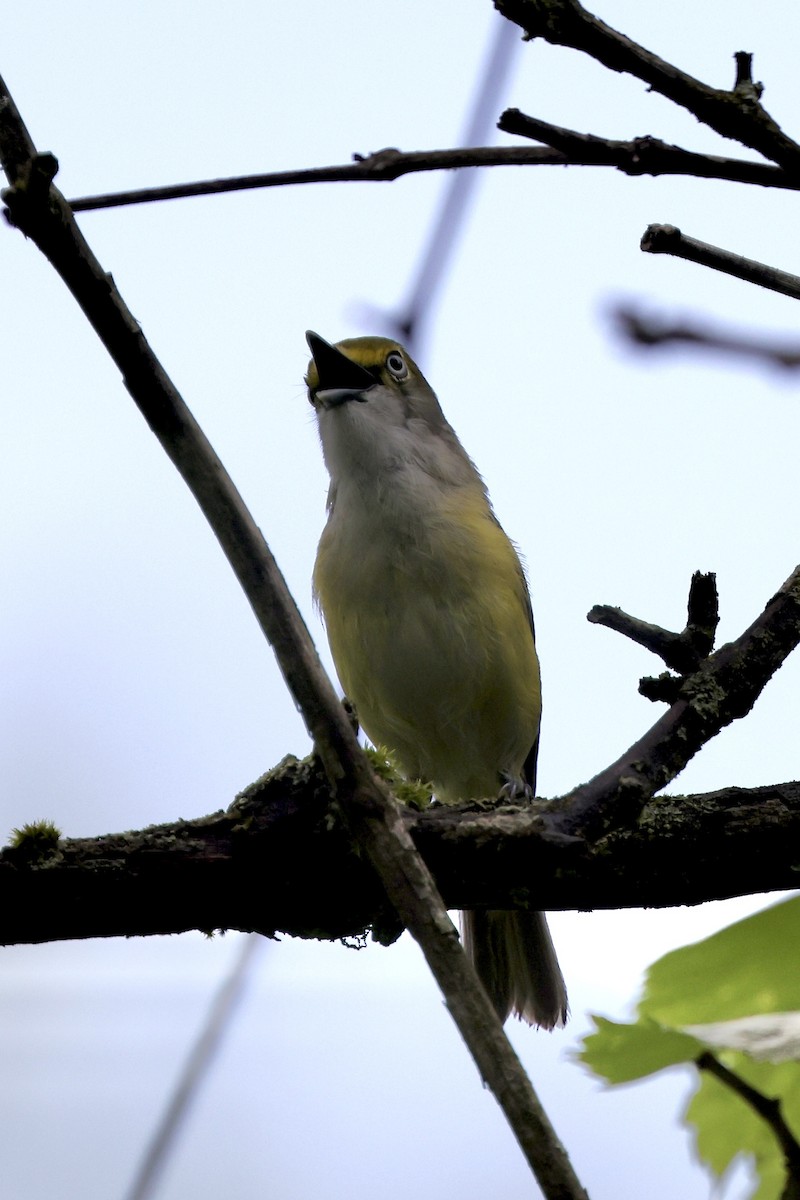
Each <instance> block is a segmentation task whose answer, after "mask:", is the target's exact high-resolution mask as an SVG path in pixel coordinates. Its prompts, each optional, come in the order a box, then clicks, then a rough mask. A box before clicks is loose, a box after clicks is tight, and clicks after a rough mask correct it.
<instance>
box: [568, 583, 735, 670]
mask: <svg viewBox="0 0 800 1200" xmlns="http://www.w3.org/2000/svg"><path fill="white" fill-rule="evenodd" d="M586 620H587V621H590V622H591V623H592V624H593V625H605V626H606V628H607V629H613V630H614V631H615V632H616V633H621V634H623V635H624V636H625V637H628V638H630V639H631V640H632V641H634V642H636V643H637V644H638V645H640V646H644V647H645V648H646V649H648V650H651V651H652V652H653V654H657V655H658V656H659V657H660V658H663V660H664V663H665V664H666V666H668V667H669V668H670V669H671V670H673V671H678V672H679V674H681V675H690V674H691V673H692V672H693V671H696V670H697V668H698V667H699V666H700V663H701V662H702V661H703V659H705V658H708V656H709V654H710V653H711V651H712V650H713V648H714V636H715V634H716V631H717V625H718V624H719V597H718V595H717V585H716V576H715V575H714V574H713V573H709V574H707V575H704V574H702V572H700V571H695V573H694V575H693V576H692V582H691V585H690V587H689V601H688V604H687V620H686V627H685V629H683V631H682V632H681V633H672V632H670V631H669V630H667V629H662V628H661V627H660V626H659V625H651V624H650V623H649V622H648V621H642V620H640V619H639V618H638V617H632V616H630V615H629V614H628V613H626V612H623V611H622V609H621V608H612V607H610V606H609V605H607V604H595V606H594V607H593V608H592V609H590V611H589V612H588V613H587V614H586Z"/></svg>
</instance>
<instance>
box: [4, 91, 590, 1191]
mask: <svg viewBox="0 0 800 1200" xmlns="http://www.w3.org/2000/svg"><path fill="white" fill-rule="evenodd" d="M0 126H5V127H6V131H5V132H4V133H3V134H0V157H2V156H3V154H4V151H7V154H6V155H5V157H3V158H2V161H3V167H4V169H5V170H6V172H7V175H8V179H9V183H10V184H11V187H10V188H9V189H8V190H7V191H6V192H5V193H4V199H5V201H6V203H7V205H8V216H9V220H10V221H11V223H12V224H14V225H16V226H17V227H18V228H19V229H21V230H22V232H24V233H25V234H26V235H27V236H28V237H30V238H31V239H32V241H33V242H34V243H35V244H36V245H37V246H38V247H39V249H40V250H41V251H42V253H43V254H45V256H46V257H47V258H48V259H49V261H50V262H51V263H52V265H53V266H54V267H55V268H56V270H57V271H58V273H59V274H60V275H61V277H62V279H63V280H64V282H65V283H66V284H67V286H68V287H69V289H70V290H71V292H72V293H73V295H74V296H75V299H76V300H77V301H78V304H79V305H80V307H81V308H82V309H83V312H84V313H85V315H86V316H87V318H88V319H89V321H90V323H91V324H92V326H93V328H94V329H95V331H96V332H97V334H98V336H99V337H100V338H101V340H102V341H103V344H104V346H105V347H106V349H107V350H108V352H109V354H110V355H111V357H112V359H113V360H114V362H115V363H116V364H117V366H118V367H119V369H120V371H121V372H122V375H123V379H124V381H125V385H126V387H127V388H128V391H129V392H130V394H131V396H132V398H133V399H134V401H135V402H136V404H137V406H138V407H139V409H140V411H141V412H142V414H143V415H144V416H145V418H146V420H147V421H148V424H149V425H150V427H151V429H152V430H153V432H154V433H155V434H156V436H157V437H158V439H159V441H160V442H161V445H162V447H163V448H164V449H165V450H166V452H167V454H168V455H169V456H170V458H171V459H172V461H173V463H174V464H175V466H176V467H177V468H178V470H179V471H180V473H181V475H182V477H183V479H184V481H185V482H186V484H187V485H188V487H189V488H190V490H191V492H192V494H193V495H194V497H195V499H196V500H197V502H198V504H199V505H200V508H201V509H202V511H203V513H204V515H205V516H206V518H207V520H208V521H209V524H210V525H211V527H212V529H213V531H214V533H215V535H216V537H217V539H218V540H219V542H220V545H221V546H222V549H223V550H224V552H225V554H226V556H227V558H228V561H229V562H230V564H231V566H232V568H233V570H234V572H235V574H236V577H237V579H238V580H239V583H240V585H241V586H242V589H243V590H244V592H245V595H246V596H247V599H248V601H249V602H250V605H251V607H252V608H253V611H254V613H255V615H256V618H257V620H258V622H259V625H260V626H261V628H262V630H263V632H264V634H265V636H266V637H267V638H268V640H269V641H270V643H271V645H272V647H273V649H274V651H275V655H276V658H277V660H278V663H279V666H280V668H281V671H282V673H283V676H284V678H285V680H286V682H287V685H288V686H289V689H290V691H291V693H292V695H293V697H294V699H295V701H296V703H297V705H298V707H299V708H300V710H301V712H302V713H303V717H304V719H305V722H306V726H307V728H308V730H309V732H310V734H311V736H312V737H313V739H314V743H315V746H316V747H317V751H318V753H319V755H320V758H321V760H322V762H323V765H324V767H325V773H326V776H327V778H328V781H329V783H330V787H331V789H332V791H333V793H334V795H335V797H336V800H337V803H338V804H339V806H340V807H341V810H342V813H343V814H344V816H345V818H346V821H347V823H348V826H349V828H350V830H351V832H352V834H353V835H354V836H355V838H356V839H357V841H358V842H359V843H360V844H361V846H362V847H363V849H364V851H365V853H366V854H367V856H368V858H369V860H370V862H371V864H372V866H373V868H374V869H375V871H376V872H377V874H378V876H379V877H380V880H381V882H382V884H383V886H384V888H385V890H386V895H387V896H388V899H389V901H390V903H391V904H392V906H393V907H394V908H395V910H396V911H397V913H398V915H399V917H400V920H401V921H402V923H403V925H405V927H406V928H407V929H408V930H409V932H410V933H411V934H412V935H413V936H414V938H415V939H416V941H417V942H418V943H419V945H420V947H421V948H422V950H423V953H424V955H425V958H426V961H427V963H428V966H429V968H430V970H431V972H432V973H433V975H434V978H435V979H436V981H437V983H438V984H439V987H440V988H441V990H442V992H443V995H444V997H445V1000H446V1003H447V1006H448V1008H449V1010H450V1013H451V1016H452V1017H453V1019H454V1021H455V1022H456V1025H457V1026H458V1029H459V1032H460V1033H461V1035H462V1037H463V1038H464V1041H465V1042H466V1044H467V1046H468V1048H469V1050H470V1053H471V1054H472V1056H473V1058H474V1060H475V1062H476V1064H477V1066H478V1069H479V1071H480V1073H481V1075H482V1077H483V1079H484V1080H485V1081H486V1083H487V1084H488V1085H489V1087H491V1089H492V1091H493V1092H494V1093H495V1096H496V1098H497V1100H498V1102H499V1104H500V1106H501V1108H502V1109H503V1113H504V1115H505V1117H506V1120H507V1121H508V1123H509V1124H510V1126H511V1128H512V1130H513V1132H514V1134H515V1136H516V1138H517V1141H518V1142H519V1145H520V1147H521V1149H522V1151H523V1153H524V1154H525V1157H526V1159H527V1161H528V1163H529V1165H530V1167H531V1169H532V1171H533V1172H534V1174H535V1176H536V1178H537V1180H538V1182H539V1184H540V1186H541V1188H542V1191H543V1192H544V1194H545V1196H546V1197H547V1198H548V1200H585V1192H584V1189H583V1188H582V1187H581V1185H580V1182H579V1180H578V1179H577V1176H576V1175H575V1172H574V1171H573V1169H572V1165H571V1163H570V1161H569V1158H568V1157H567V1154H566V1152H565V1150H564V1147H563V1146H562V1145H561V1142H560V1141H559V1139H558V1137H557V1136H556V1133H555V1131H554V1130H553V1128H552V1126H551V1125H550V1122H549V1120H548V1118H547V1116H546V1114H545V1112H544V1110H543V1108H542V1106H541V1104H540V1102H539V1100H538V1097H537V1096H536V1093H535V1092H534V1090H533V1087H532V1085H531V1083H530V1081H529V1079H528V1077H527V1075H526V1074H525V1072H524V1070H523V1068H522V1065H521V1063H520V1061H519V1059H518V1057H517V1055H516V1054H515V1052H514V1050H513V1049H512V1047H511V1044H510V1042H509V1041H508V1039H507V1037H506V1035H505V1033H504V1031H503V1027H502V1025H501V1023H500V1021H499V1020H498V1018H497V1015H496V1013H495V1011H494V1008H493V1006H492V1004H491V1002H490V1000H489V998H488V996H487V994H486V992H485V991H484V989H483V987H482V985H481V984H480V982H479V981H478V977H477V975H476V974H475V971H474V969H473V968H472V966H471V964H470V963H469V961H468V960H467V958H466V955H465V954H464V952H463V950H462V948H461V944H460V942H459V938H458V934H457V932H456V930H455V928H454V926H453V924H452V922H451V921H450V919H449V917H448V915H447V910H446V909H445V907H444V905H443V902H442V899H441V897H440V896H439V894H438V892H437V890H436V885H435V884H434V881H433V878H432V877H431V875H430V873H429V871H428V870H427V868H426V866H425V864H424V862H423V860H422V859H421V857H420V856H419V854H418V853H417V850H416V848H415V846H414V843H413V842H412V840H411V838H410V836H409V834H408V831H407V829H406V828H405V826H404V824H403V820H402V815H401V812H400V808H399V805H398V804H397V802H396V801H395V799H394V798H393V797H392V795H391V793H390V792H389V790H388V788H387V787H386V786H385V785H384V784H383V783H382V782H381V780H379V779H378V777H377V776H376V775H375V773H374V772H373V770H372V768H371V766H370V764H369V762H368V760H367V758H366V756H365V754H364V753H363V751H362V750H361V748H360V746H359V745H358V742H357V740H356V736H355V733H354V732H353V730H352V728H351V726H350V722H349V720H348V717H347V714H346V713H345V710H344V708H343V707H342V705H341V704H340V703H339V701H338V699H337V697H336V693H335V692H334V690H333V687H332V686H331V683H330V681H329V680H328V678H327V676H326V675H325V672H324V671H323V669H322V666H321V664H320V662H319V659H318V657H317V654H316V650H315V649H314V646H313V643H312V641H311V638H310V636H309V634H308V630H307V629H306V627H305V624H304V622H303V620H302V617H301V616H300V613H299V611H298V609H297V607H296V605H295V603H294V600H293V598H292V596H291V594H290V593H289V590H288V588H287V587H286V583H285V580H284V579H283V576H282V575H281V573H280V571H279V570H278V567H277V564H276V563H275V560H274V559H273V557H272V554H271V552H270V550H269V547H268V546H267V544H266V542H265V541H264V538H263V536H262V535H261V532H260V530H259V529H258V527H257V525H256V524H255V522H254V520H253V518H252V516H251V515H250V513H249V512H248V511H247V509H246V507H245V505H244V503H243V502H242V499H241V497H240V496H239V494H238V492H237V491H236V489H235V487H234V485H233V482H232V480H231V479H230V477H229V476H228V474H227V472H226V471H225V469H224V467H223V465H222V463H221V462H220V460H219V459H218V457H217V456H216V454H215V452H214V450H213V448H212V447H211V445H210V444H209V442H208V440H207V439H206V437H205V435H204V434H203V432H202V430H201V429H200V427H199V426H198V424H197V422H196V421H195V419H194V417H193V416H192V414H191V413H190V411H189V409H188V407H187V406H186V404H185V403H184V401H183V399H182V397H181V396H180V394H179V393H178V391H177V389H176V388H175V387H174V385H173V384H172V382H171V380H170V379H169V378H168V376H167V374H166V372H165V371H164V369H163V367H162V366H161V364H160V362H159V361H158V359H157V358H156V356H155V355H154V354H153V352H152V350H151V349H150V347H149V346H148V344H147V342H146V340H145V338H144V335H143V333H142V331H141V329H140V328H139V326H138V324H137V323H136V321H135V319H134V317H133V316H132V314H131V313H130V311H129V309H128V308H127V307H126V305H125V304H124V302H123V300H122V297H121V296H120V294H119V292H118V291H117V289H116V287H115V285H114V282H113V279H112V278H111V276H110V275H106V274H105V273H104V272H103V270H102V268H101V266H100V264H99V263H98V261H97V259H96V258H95V257H94V255H93V254H92V252H91V250H90V248H89V246H88V244H87V243H86V241H85V240H84V238H83V237H82V235H81V233H80V230H79V229H78V226H77V224H76V222H75V218H74V216H73V214H72V212H71V210H70V208H69V205H68V204H67V202H66V201H65V200H64V198H63V196H62V195H61V193H60V192H59V191H58V190H57V189H56V188H55V187H54V186H53V185H52V179H53V176H54V174H55V170H56V168H57V164H56V161H55V159H54V158H53V157H52V156H51V155H49V156H44V155H42V156H40V155H37V153H36V149H35V147H34V145H33V143H32V141H31V139H30V137H29V135H28V133H27V130H26V129H25V127H24V125H23V123H22V121H21V119H20V117H19V114H18V112H17V110H16V107H15V106H14V104H13V101H12V99H11V96H10V95H9V93H8V91H7V89H6V87H5V84H4V83H3V82H2V80H0ZM26 155H27V158H26V157H25V156H26ZM173 886H175V885H174V883H173Z"/></svg>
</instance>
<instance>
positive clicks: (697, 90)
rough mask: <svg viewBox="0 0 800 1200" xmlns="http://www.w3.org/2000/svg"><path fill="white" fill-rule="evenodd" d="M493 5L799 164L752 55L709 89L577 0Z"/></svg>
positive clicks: (736, 136)
mask: <svg viewBox="0 0 800 1200" xmlns="http://www.w3.org/2000/svg"><path fill="white" fill-rule="evenodd" d="M494 4H495V8H497V9H499V11H500V12H501V13H502V14H503V16H504V17H507V18H508V19H509V20H510V21H514V22H515V23H516V24H517V25H519V26H520V28H522V29H523V30H524V31H525V34H526V36H527V37H528V38H529V39H530V38H537V37H541V38H544V39H545V41H548V42H550V43H552V44H553V45H555V46H569V47H571V48H573V49H575V50H581V51H583V53H584V54H588V55H590V56H591V57H592V58H594V59H595V60H596V61H597V62H599V63H601V64H602V65H603V66H604V67H608V68H609V70H611V71H620V72H625V73H626V74H629V75H634V76H635V77H636V78H638V79H641V80H642V81H643V82H644V83H646V84H647V85H648V87H649V88H650V89H651V90H652V91H654V92H658V93H660V95H662V96H666V97H667V99H668V100H672V101H673V103H675V104H678V105H680V106H681V107H682V108H685V109H688V111H689V112H691V113H693V114H694V115H695V116H696V117H697V119H698V121H701V122H702V123H703V124H704V125H708V127H709V128H710V129H714V130H715V131H716V132H717V133H719V134H721V135H722V137H726V138H732V139H733V140H735V141H737V142H740V143H741V144H742V145H743V146H749V147H750V148H751V149H752V150H757V151H758V152H759V153H760V154H763V155H764V157H765V158H768V159H771V160H772V161H773V162H776V163H778V164H779V165H780V166H782V167H784V168H786V170H789V171H792V172H796V171H797V170H798V168H800V146H798V144H797V142H795V141H793V140H792V138H790V137H787V135H786V134H785V133H784V132H783V130H782V129H781V128H780V126H779V125H778V124H777V122H776V121H774V120H773V118H772V117H771V116H770V115H769V113H768V112H767V111H766V109H764V108H763V107H762V105H761V100H760V96H761V90H762V89H761V86H760V85H759V84H754V83H753V82H752V78H751V76H750V70H749V68H750V56H749V55H746V54H744V53H743V52H742V53H741V54H739V55H737V56H736V59H737V72H736V84H735V86H734V89H733V91H730V92H729V91H725V90H724V89H722V88H712V87H709V86H708V84H705V83H702V82H701V81H700V80H699V79H695V78H693V76H691V75H689V74H688V73H687V72H686V71H682V70H681V69H680V68H679V67H676V66H674V65H673V64H672V63H669V62H666V61H665V60H664V59H663V58H659V57H658V55H657V54H653V53H652V51H650V50H647V49H645V47H644V46H639V45H638V44H637V43H636V42H634V41H633V40H632V39H631V38H629V37H626V36H625V34H623V33H619V32H618V31H617V30H616V29H612V28H611V26H610V25H606V24H605V22H604V21H601V20H600V19H599V18H598V17H595V16H594V15H593V14H592V13H590V12H589V11H588V10H587V9H585V8H584V7H583V5H582V4H580V3H578V0H494Z"/></svg>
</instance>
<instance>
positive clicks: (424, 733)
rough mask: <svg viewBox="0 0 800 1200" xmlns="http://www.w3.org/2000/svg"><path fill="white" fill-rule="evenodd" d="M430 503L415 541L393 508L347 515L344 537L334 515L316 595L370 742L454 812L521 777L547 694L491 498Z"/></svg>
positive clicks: (471, 490) (515, 567)
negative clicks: (428, 784) (455, 804)
mask: <svg viewBox="0 0 800 1200" xmlns="http://www.w3.org/2000/svg"><path fill="white" fill-rule="evenodd" d="M434 495H435V500H436V503H435V506H432V505H431V499H432V497H431V495H430V494H427V495H426V519H425V521H424V522H422V523H418V524H417V525H416V528H414V529H413V530H412V529H410V528H408V527H407V525H405V526H404V533H405V535H406V536H399V531H398V521H397V516H396V512H395V511H394V509H393V508H392V507H391V506H388V507H387V509H386V510H385V511H383V512H382V511H381V509H380V506H378V507H373V508H372V509H371V510H369V509H366V508H365V509H362V510H361V511H359V512H358V513H357V515H356V516H355V518H354V515H353V512H352V508H351V510H350V511H349V521H348V528H347V529H345V528H343V527H342V524H341V523H340V522H337V520H336V509H335V508H334V512H333V514H332V516H331V520H330V522H329V524H328V526H327V528H326V530H325V532H324V534H323V536H322V540H321V542H320V547H319V554H318V558H317V564H316V569H315V572H314V586H315V590H316V593H317V595H318V598H319V602H320V606H321V608H322V611H323V614H324V616H325V621H326V625H327V631H328V638H329V640H330V645H331V652H332V654H333V658H334V662H335V664H336V669H337V671H338V673H339V677H340V680H341V683H342V686H343V688H344V690H345V693H346V695H348V696H349V697H350V698H351V699H352V700H353V701H354V703H355V705H356V710H357V713H358V717H359V720H360V721H361V724H362V726H363V728H364V729H365V731H366V733H367V735H368V736H369V738H370V739H371V740H372V741H373V742H374V743H376V744H379V745H385V746H388V747H389V748H390V749H391V750H393V751H394V753H395V755H396V757H397V759H398V761H399V763H400V764H401V766H402V767H403V768H404V770H405V771H406V772H407V773H408V774H409V775H411V776H412V777H416V778H421V779H430V780H432V781H433V783H434V785H435V787H436V789H437V796H438V797H439V799H441V800H445V801H448V800H449V801H454V800H459V799H469V798H473V797H482V796H492V795H496V794H497V792H498V789H499V787H500V784H501V783H502V774H503V773H504V772H507V773H508V774H510V775H511V776H512V777H516V778H518V777H520V775H521V770H522V764H523V762H524V761H525V758H526V756H527V755H528V752H529V751H530V749H531V747H532V745H533V743H534V741H535V740H536V736H537V733H538V729H539V718H540V713H541V702H540V695H541V692H540V684H539V664H538V660H537V656H536V650H535V647H534V641H533V631H532V629H531V625H530V619H529V609H528V604H527V592H526V588H525V581H524V578H523V575H522V568H521V566H520V563H519V559H518V558H517V555H516V552H515V550H514V548H513V546H512V544H511V542H510V541H509V539H508V538H507V537H506V535H505V533H504V532H503V530H502V529H501V528H500V526H499V525H498V524H497V521H496V520H495V518H494V516H493V514H492V512H491V509H490V507H489V504H488V501H487V499H486V497H485V494H484V492H483V489H482V486H480V485H479V484H477V485H473V486H472V487H467V486H462V487H459V488H452V489H449V490H448V492H447V493H442V492H441V491H439V492H438V494H436V493H434ZM387 548H388V552H387Z"/></svg>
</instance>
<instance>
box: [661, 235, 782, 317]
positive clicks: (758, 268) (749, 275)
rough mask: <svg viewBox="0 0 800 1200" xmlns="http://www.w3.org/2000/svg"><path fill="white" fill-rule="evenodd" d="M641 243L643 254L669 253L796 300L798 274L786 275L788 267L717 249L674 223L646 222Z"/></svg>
mask: <svg viewBox="0 0 800 1200" xmlns="http://www.w3.org/2000/svg"><path fill="white" fill-rule="evenodd" d="M641 246H642V250H644V251H645V253H646V254H673V255H675V257H676V258H684V259H686V261H687V262H695V263H699V264H700V266H702V267H712V268H713V270H715V271H722V272H723V273H724V274H725V275H733V276H734V277H735V278H736V279H744V280H745V282H747V283H757V284H758V286H759V287H763V288H768V289H769V290H770V291H772V292H780V293H781V294H782V295H784V296H791V297H792V299H793V300H800V276H798V275H790V274H789V272H788V271H779V270H778V268H777V267H768V266H767V265H766V263H760V262H756V261H755V259H752V258H743V257H742V255H741V254H732V253H731V252H730V250H720V248H719V247H718V246H711V245H709V243H708V242H701V241H698V239H697V238H692V237H687V236H686V235H685V234H683V233H681V231H680V229H676V227H675V226H674V225H648V226H647V229H646V230H645V231H644V234H643V236H642V241H641Z"/></svg>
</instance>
